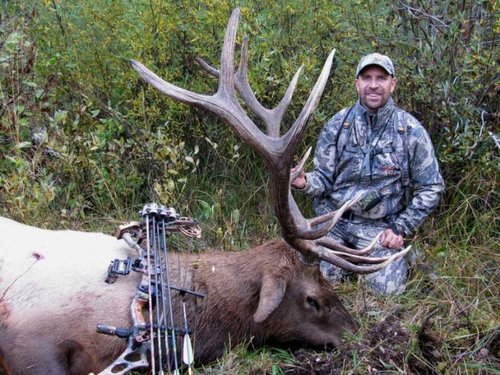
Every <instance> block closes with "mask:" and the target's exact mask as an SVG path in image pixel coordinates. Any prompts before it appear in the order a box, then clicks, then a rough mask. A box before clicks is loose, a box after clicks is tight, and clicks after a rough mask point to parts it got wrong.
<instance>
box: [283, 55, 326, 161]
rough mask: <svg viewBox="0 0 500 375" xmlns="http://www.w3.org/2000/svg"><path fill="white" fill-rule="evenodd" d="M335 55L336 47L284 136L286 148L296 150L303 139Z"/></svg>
mask: <svg viewBox="0 0 500 375" xmlns="http://www.w3.org/2000/svg"><path fill="white" fill-rule="evenodd" d="M334 56H335V49H334V50H333V51H332V52H330V55H328V58H327V59H326V61H325V65H323V69H322V70H321V74H320V76H319V77H318V79H317V81H316V84H315V85H314V87H313V89H312V91H311V93H310V94H309V98H307V102H306V104H305V105H304V107H303V108H302V111H301V112H300V115H299V117H297V119H296V120H295V122H294V124H293V125H292V127H291V128H290V129H289V130H288V132H287V133H286V134H285V135H284V136H283V138H285V139H286V141H285V145H286V149H287V150H292V153H293V150H295V147H296V145H297V143H298V142H299V141H300V140H301V139H302V136H303V135H304V132H305V131H306V129H307V125H308V124H309V120H310V119H311V115H312V114H313V113H314V111H315V110H316V107H317V106H318V103H319V100H320V98H321V94H323V90H324V89H325V86H326V82H327V81H328V76H329V75H330V70H331V68H332V63H333V58H334Z"/></svg>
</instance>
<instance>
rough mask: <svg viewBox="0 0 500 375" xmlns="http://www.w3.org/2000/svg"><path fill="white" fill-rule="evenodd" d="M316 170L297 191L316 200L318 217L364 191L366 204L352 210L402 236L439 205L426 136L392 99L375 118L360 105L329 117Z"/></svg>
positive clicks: (440, 186)
mask: <svg viewBox="0 0 500 375" xmlns="http://www.w3.org/2000/svg"><path fill="white" fill-rule="evenodd" d="M349 111H350V112H351V113H348V112H349ZM405 142H406V143H405ZM314 166H315V168H314V170H313V171H312V172H310V173H307V174H306V181H307V182H306V186H305V187H304V188H303V189H301V191H303V192H304V193H305V194H306V195H307V196H309V197H311V198H314V205H315V209H316V211H317V213H318V211H324V208H325V205H326V206H327V208H328V209H330V210H335V209H337V208H339V207H340V206H341V205H342V204H343V203H344V202H346V201H347V200H348V199H350V198H351V197H352V196H354V195H355V194H356V193H357V192H358V191H365V192H367V193H366V194H365V197H366V198H367V199H363V201H364V202H363V203H362V204H359V205H357V206H354V207H353V208H352V209H351V211H352V212H353V213H354V214H355V215H356V216H359V217H361V218H366V219H383V220H386V221H387V222H388V223H389V224H392V225H395V226H396V228H397V229H398V230H399V231H401V232H402V233H403V235H404V236H408V235H411V234H412V233H414V232H415V230H416V229H417V228H418V226H419V225H420V224H421V223H422V221H423V220H424V219H425V218H426V217H427V216H428V215H429V214H430V213H431V211H432V210H433V209H434V208H435V207H436V206H437V205H438V203H439V199H440V196H441V193H442V191H443V189H444V182H443V178H442V177H441V174H440V173H439V166H438V163H437V160H436V157H435V155H434V148H433V145H432V142H431V140H430V138H429V135H428V134H427V131H426V130H425V129H424V128H423V126H422V125H421V124H420V123H419V122H418V120H416V119H415V118H414V117H413V116H411V115H410V114H409V113H407V112H405V111H403V110H402V109H400V108H398V107H396V105H395V104H394V102H393V100H392V98H389V101H388V102H387V103H386V105H385V106H384V107H382V108H380V109H379V110H378V112H377V113H376V114H370V112H368V111H367V110H366V109H365V108H364V107H363V106H362V105H361V103H360V102H359V100H358V101H357V103H356V105H355V106H354V107H353V108H352V109H348V108H346V109H343V110H342V111H340V112H338V113H337V114H336V115H335V116H333V117H332V118H331V119H330V120H329V121H328V123H327V124H326V126H325V128H324V129H323V131H322V132H321V135H320V137H319V139H318V143H317V146H316V152H315V157H314ZM407 194H409V196H408V197H407V198H405V195H407ZM319 206H323V207H322V208H321V209H318V207H319ZM370 206H371V207H370Z"/></svg>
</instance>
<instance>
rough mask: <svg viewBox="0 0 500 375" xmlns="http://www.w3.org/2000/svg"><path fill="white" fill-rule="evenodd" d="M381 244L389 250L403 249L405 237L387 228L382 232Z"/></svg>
mask: <svg viewBox="0 0 500 375" xmlns="http://www.w3.org/2000/svg"><path fill="white" fill-rule="evenodd" d="M380 244H381V245H382V246H384V247H388V248H389V249H401V248H402V247H403V245H404V242H403V236H402V235H400V234H396V233H394V232H393V231H392V229H390V228H387V229H386V230H384V231H383V232H382V236H380Z"/></svg>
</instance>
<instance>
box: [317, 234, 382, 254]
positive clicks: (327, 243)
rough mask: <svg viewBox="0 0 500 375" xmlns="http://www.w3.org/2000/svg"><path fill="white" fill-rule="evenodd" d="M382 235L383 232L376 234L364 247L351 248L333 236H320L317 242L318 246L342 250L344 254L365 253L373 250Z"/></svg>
mask: <svg viewBox="0 0 500 375" xmlns="http://www.w3.org/2000/svg"><path fill="white" fill-rule="evenodd" d="M381 235H382V232H380V233H379V234H378V235H376V236H375V238H374V239H373V240H372V241H371V242H370V243H369V244H368V246H366V247H365V248H364V249H351V248H350V247H347V246H344V245H342V244H340V243H338V242H337V241H335V240H334V239H333V238H329V237H322V238H319V239H318V240H316V241H315V242H316V244H317V245H318V246H324V247H326V248H328V249H331V250H336V251H339V252H342V253H344V254H352V255H364V254H368V253H369V252H370V251H372V250H373V248H374V247H375V245H376V244H377V243H378V241H379V239H380V236H381Z"/></svg>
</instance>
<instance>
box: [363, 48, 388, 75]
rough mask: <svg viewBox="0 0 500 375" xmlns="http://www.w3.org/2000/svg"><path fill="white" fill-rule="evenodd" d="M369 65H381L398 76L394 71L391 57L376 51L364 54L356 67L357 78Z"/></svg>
mask: <svg viewBox="0 0 500 375" xmlns="http://www.w3.org/2000/svg"><path fill="white" fill-rule="evenodd" d="M368 65H377V66H380V67H381V68H382V69H384V70H385V71H386V72H387V73H389V74H390V75H392V76H393V77H395V76H396V72H395V71H394V64H393V63H392V61H391V59H390V58H389V57H387V56H386V55H381V54H380V53H376V52H375V53H370V54H369V55H366V56H363V57H362V58H361V60H359V64H358V67H357V68H356V78H358V76H359V73H361V71H362V70H363V69H364V68H366V67H367V66H368Z"/></svg>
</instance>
